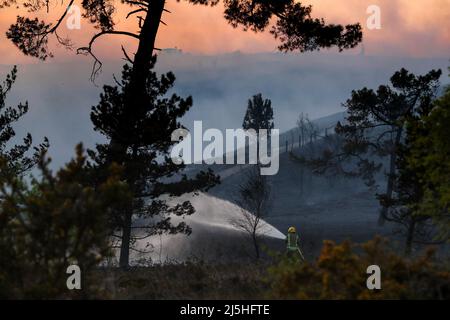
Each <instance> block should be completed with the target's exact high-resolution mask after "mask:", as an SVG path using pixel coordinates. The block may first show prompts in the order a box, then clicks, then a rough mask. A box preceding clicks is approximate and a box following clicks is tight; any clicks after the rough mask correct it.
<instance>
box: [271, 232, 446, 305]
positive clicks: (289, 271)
mask: <svg viewBox="0 0 450 320" xmlns="http://www.w3.org/2000/svg"><path fill="white" fill-rule="evenodd" d="M370 265H378V266H379V267H380V269H381V290H369V289H368V288H367V286H366V281H367V278H368V277H369V276H370V275H369V274H367V273H366V270H367V267H368V266H370ZM449 269H450V268H449V265H448V263H444V262H439V263H438V262H437V261H436V259H435V252H434V251H433V250H432V249H429V250H427V251H426V252H425V253H424V254H423V255H421V256H419V257H416V258H406V257H404V256H400V255H398V254H397V253H395V252H394V251H393V250H392V249H389V248H388V247H387V244H386V240H383V239H381V238H375V239H374V240H371V241H369V242H367V243H365V244H362V245H354V244H352V243H351V242H349V241H346V242H344V243H342V244H340V245H337V244H335V243H333V242H331V241H325V242H324V246H323V248H322V252H321V254H320V256H319V257H318V258H317V259H316V260H315V261H314V262H306V263H301V262H299V261H295V260H293V259H289V258H282V259H281V261H280V262H279V263H278V264H276V265H275V266H273V267H271V268H269V281H270V283H271V290H270V292H269V297H270V298H272V299H450V272H449Z"/></svg>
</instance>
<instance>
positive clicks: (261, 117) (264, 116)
mask: <svg viewBox="0 0 450 320" xmlns="http://www.w3.org/2000/svg"><path fill="white" fill-rule="evenodd" d="M242 128H244V129H245V130H249V129H253V130H255V131H256V132H258V130H259V129H267V130H271V129H273V128H274V123H273V109H272V102H271V101H270V100H269V99H265V100H264V99H263V97H262V94H261V93H259V94H257V95H254V96H253V98H252V99H249V100H248V106H247V111H246V112H245V116H244V122H243V123H242Z"/></svg>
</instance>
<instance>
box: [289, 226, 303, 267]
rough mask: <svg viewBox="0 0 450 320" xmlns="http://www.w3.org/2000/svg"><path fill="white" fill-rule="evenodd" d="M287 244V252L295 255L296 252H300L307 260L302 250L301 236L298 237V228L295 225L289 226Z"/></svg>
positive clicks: (301, 256)
mask: <svg viewBox="0 0 450 320" xmlns="http://www.w3.org/2000/svg"><path fill="white" fill-rule="evenodd" d="M286 244H287V248H286V249H287V254H288V255H289V256H294V255H296V254H299V255H300V258H301V259H302V260H305V257H304V256H303V253H302V250H300V243H299V237H298V234H297V230H296V229H295V227H289V229H288V234H287V237H286Z"/></svg>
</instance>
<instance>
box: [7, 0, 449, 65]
mask: <svg viewBox="0 0 450 320" xmlns="http://www.w3.org/2000/svg"><path fill="white" fill-rule="evenodd" d="M66 1H67V0H66ZM116 2H117V3H120V1H118V0H116ZM56 3H58V4H59V3H60V1H57V2H56ZM304 3H305V4H306V3H308V4H312V5H313V14H314V16H320V17H324V18H325V19H326V21H327V22H335V23H354V22H360V23H361V24H362V25H363V27H364V46H365V52H366V54H370V55H401V56H413V57H450V0H414V1H411V0H341V1H336V0H309V1H304ZM371 4H376V5H379V6H380V7H381V10H382V11H381V14H382V17H381V18H382V29H381V30H372V31H371V30H367V28H366V27H365V25H366V19H367V17H368V15H367V13H366V9H367V7H368V6H369V5H371ZM58 8H59V10H60V11H59V12H61V9H62V7H57V6H56V7H55V8H54V9H53V8H52V11H51V13H50V14H47V13H43V14H42V15H40V17H41V18H42V17H44V18H46V19H47V20H48V21H52V20H54V19H55V17H56V16H57V15H56V12H57V11H56V10H58ZM167 8H168V9H169V10H171V12H172V13H170V14H169V13H165V15H164V21H165V22H166V23H167V24H168V25H167V26H163V25H162V26H161V29H160V33H159V35H158V39H157V46H158V47H160V48H166V47H178V48H180V49H182V50H183V51H188V52H195V53H205V54H216V53H223V52H231V51H236V50H240V51H243V52H260V51H274V50H275V48H276V41H275V40H273V39H272V37H271V36H270V34H268V33H267V32H266V33H264V34H254V33H252V32H243V31H242V30H240V29H239V30H235V29H233V28H232V27H231V26H230V25H229V24H228V23H227V22H226V21H225V20H224V19H223V18H222V16H223V9H222V7H221V6H220V5H219V6H217V7H214V8H210V7H204V6H193V5H190V4H187V3H186V2H183V1H181V2H180V3H178V2H176V1H175V0H168V4H167ZM55 9H56V10H55ZM126 10H129V9H127V8H125V7H123V6H121V7H120V9H119V10H118V12H117V14H116V17H115V21H116V28H117V29H127V30H131V31H133V30H135V29H136V25H135V20H134V19H132V18H130V19H129V20H125V15H124V13H125V12H127V11H126ZM16 15H17V11H16V10H15V9H11V8H9V9H8V8H7V9H0V33H1V35H0V56H1V57H2V61H1V63H2V64H12V63H33V62H36V61H35V59H31V58H27V57H24V56H23V55H22V54H21V53H20V52H19V51H18V50H17V49H16V48H15V47H14V46H13V45H12V44H11V43H10V42H9V41H8V40H7V39H6V38H5V36H4V33H5V31H6V30H7V28H8V26H9V25H10V24H11V23H12V22H14V21H15V16H16ZM64 26H65V25H63V27H64ZM94 32H95V30H94V29H93V28H92V27H91V26H90V25H89V23H88V22H86V21H83V22H82V25H81V30H68V29H67V28H65V27H64V28H63V29H61V32H60V33H61V35H68V36H69V37H70V38H71V39H72V40H73V41H74V43H75V47H77V46H83V45H85V44H86V43H87V42H88V40H89V38H90V36H92V34H94ZM51 43H52V45H51V47H52V48H53V49H54V52H55V54H56V59H58V60H67V59H73V55H74V53H73V52H67V51H66V50H65V49H63V48H60V47H58V46H57V45H56V44H55V41H54V40H53V39H52V40H51ZM119 43H122V44H124V45H125V46H126V47H127V48H129V50H132V48H133V45H134V43H135V40H129V39H124V38H123V37H122V38H119V37H116V36H108V37H104V38H102V40H100V41H98V43H97V45H96V47H95V52H96V54H98V55H99V56H100V57H102V58H107V57H110V58H116V57H120V56H121V51H120V46H119V45H118V44H119ZM359 50H360V49H358V51H359Z"/></svg>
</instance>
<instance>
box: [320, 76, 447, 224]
mask: <svg viewBox="0 0 450 320" xmlns="http://www.w3.org/2000/svg"><path fill="white" fill-rule="evenodd" d="M441 74H442V72H441V70H432V71H430V72H429V73H427V74H425V75H421V76H416V75H414V74H412V73H410V72H408V71H407V70H405V69H401V70H400V71H398V72H396V73H395V74H394V75H393V76H392V77H391V84H392V85H391V86H389V85H382V86H379V88H378V89H377V91H374V90H372V89H368V88H363V89H361V90H357V91H353V92H352V96H351V98H350V99H349V100H347V102H346V103H345V104H344V107H345V108H346V109H347V117H346V122H345V123H344V124H341V123H338V124H337V126H336V129H335V131H336V133H337V134H338V135H339V136H341V137H342V139H343V145H342V148H341V149H340V150H338V151H335V152H329V151H326V153H324V155H323V157H322V159H319V161H318V162H319V163H320V165H321V166H322V167H324V168H332V169H333V170H335V171H337V172H345V173H346V174H347V175H351V176H355V175H356V176H361V177H363V178H364V179H365V181H366V183H367V184H368V185H369V186H371V187H374V186H375V184H376V181H375V178H374V175H375V174H376V173H377V172H378V171H379V170H380V169H381V168H382V165H383V164H382V161H378V160H382V159H383V158H385V157H387V158H388V163H389V164H388V168H387V183H386V189H385V191H384V192H382V193H381V194H379V198H380V203H381V205H382V209H381V211H380V216H379V223H380V224H382V223H383V222H384V221H385V220H386V218H387V214H388V212H387V211H388V209H389V205H390V203H391V199H392V198H393V193H394V187H395V185H394V184H395V177H396V174H397V166H396V163H397V155H398V150H399V147H400V146H401V143H402V142H403V141H404V139H405V130H406V129H405V125H406V123H407V120H408V119H410V118H412V117H414V116H416V115H417V114H418V113H420V112H422V111H421V110H423V109H424V108H429V106H430V104H431V102H432V101H433V99H434V98H435V95H436V90H437V88H438V85H439V78H440V76H441ZM351 160H356V168H352V169H350V170H348V169H346V168H344V166H343V164H345V163H346V162H348V161H351ZM336 166H337V167H339V168H337V169H336V168H335V167H336Z"/></svg>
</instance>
